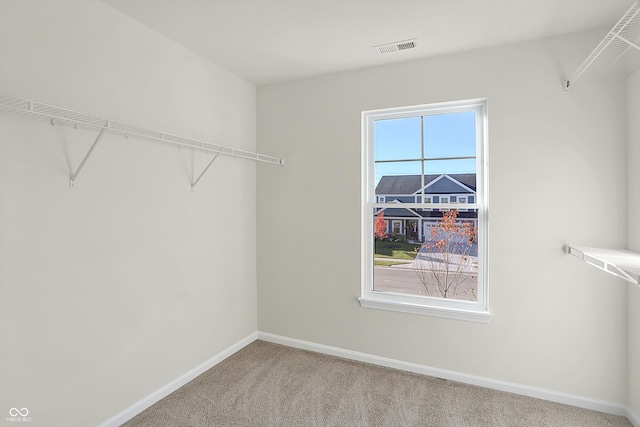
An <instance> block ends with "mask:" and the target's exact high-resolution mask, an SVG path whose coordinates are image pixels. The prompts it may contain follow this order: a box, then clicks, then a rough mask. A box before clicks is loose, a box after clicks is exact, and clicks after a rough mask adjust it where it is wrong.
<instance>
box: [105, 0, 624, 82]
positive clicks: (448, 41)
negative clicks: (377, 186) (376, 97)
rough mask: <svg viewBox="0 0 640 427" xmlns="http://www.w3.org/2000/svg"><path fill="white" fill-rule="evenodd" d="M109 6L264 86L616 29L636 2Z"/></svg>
mask: <svg viewBox="0 0 640 427" xmlns="http://www.w3.org/2000/svg"><path fill="white" fill-rule="evenodd" d="M103 1H104V2H105V3H107V4H108V5H110V6H112V7H114V8H115V9H117V10H119V11H121V12H123V13H124V14H126V15H129V16H130V17H132V18H134V19H136V20H137V21H139V22H140V23H142V24H144V25H146V26H148V27H150V28H152V29H153V30H155V31H157V32H158V33H160V34H163V35H165V36H166V37H168V38H170V39H173V40H174V41H176V42H177V43H179V44H181V45H182V46H184V47H186V48H188V49H190V50H192V51H193V52H196V53H198V54H200V55H201V56H203V57H205V58H207V59H209V60H211V61H213V62H215V63H216V64H218V65H220V66H222V67H224V68H226V69H228V70H230V71H231V72H233V73H235V74H237V75H239V76H241V77H243V78H244V79H246V80H247V81H249V82H252V83H254V84H256V85H262V84H268V83H274V82H280V81H285V80H292V79H298V78H302V77H308V76H313V75H320V74H326V73H331V72H337V71H344V70H351V69H357V68H363V67H370V66H375V65H381V64H387V63H391V62H400V61H407V60H411V59H416V58H423V57H428V56H434V55H440V54H446V53H453V52H460V51H464V50H469V49H475V48H480V47H486V46H493V45H499V44H505V43H512V42H518V41H523V40H530V39H535V38H540V37H547V36H553V35H558V34H564V33H571V32H576V31H581V30H586V29H592V28H600V27H602V28H603V29H605V30H609V29H610V28H611V27H613V25H614V24H615V23H616V22H617V21H618V19H619V18H620V17H621V16H622V15H623V14H624V12H626V11H627V9H628V8H629V7H630V6H631V4H632V3H633V0H103ZM603 36H604V33H603ZM412 38H417V47H416V48H415V49H410V50H403V51H399V52H394V53H388V54H383V55H378V54H377V53H376V52H375V50H374V49H373V46H376V45H380V44H384V43H390V42H396V41H401V40H406V39H412ZM594 47H595V46H594Z"/></svg>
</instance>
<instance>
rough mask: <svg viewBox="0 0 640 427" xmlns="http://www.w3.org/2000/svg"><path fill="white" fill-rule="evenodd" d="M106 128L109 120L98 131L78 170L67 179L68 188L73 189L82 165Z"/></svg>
mask: <svg viewBox="0 0 640 427" xmlns="http://www.w3.org/2000/svg"><path fill="white" fill-rule="evenodd" d="M108 127H109V120H107V121H106V122H105V124H104V126H103V128H102V129H100V133H98V136H97V137H96V139H95V141H93V144H91V148H89V151H87V154H85V155H84V159H82V162H80V166H78V169H76V171H75V172H74V173H73V174H72V175H71V178H69V187H73V186H74V185H75V184H76V178H77V177H78V174H79V173H80V171H81V170H82V167H83V166H84V164H85V163H86V162H87V159H88V158H89V156H90V155H91V153H92V152H93V149H94V148H96V145H98V142H99V141H100V138H102V134H103V133H104V130H105V129H106V128H108Z"/></svg>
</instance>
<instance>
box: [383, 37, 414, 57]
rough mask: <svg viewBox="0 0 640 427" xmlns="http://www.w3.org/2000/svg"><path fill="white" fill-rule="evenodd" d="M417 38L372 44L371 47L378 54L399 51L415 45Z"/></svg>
mask: <svg viewBox="0 0 640 427" xmlns="http://www.w3.org/2000/svg"><path fill="white" fill-rule="evenodd" d="M417 41H418V39H409V40H402V41H399V42H394V43H385V44H380V45H378V46H374V47H373V49H374V50H375V51H376V53H377V54H378V55H382V54H385V53H392V52H399V51H401V50H407V49H413V48H415V47H416V46H417V44H418V43H417Z"/></svg>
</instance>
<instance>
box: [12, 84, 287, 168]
mask: <svg viewBox="0 0 640 427" xmlns="http://www.w3.org/2000/svg"><path fill="white" fill-rule="evenodd" d="M0 113H7V114H12V115H16V116H21V117H27V118H30V119H35V120H44V121H47V122H49V123H51V124H52V125H54V124H64V125H69V126H73V127H75V128H84V129H93V130H98V131H100V132H108V133H113V134H119V135H123V136H124V137H125V138H128V137H136V138H141V139H148V140H152V141H158V142H165V143H168V144H173V145H176V146H178V147H188V148H193V149H194V150H200V151H206V152H209V153H213V154H214V155H216V156H217V155H220V154H221V155H224V156H232V157H239V158H241V159H248V160H255V161H257V162H264V163H272V164H276V165H280V166H284V158H282V157H275V156H269V155H266V154H260V153H254V152H251V151H245V150H239V149H236V148H230V147H225V146H222V145H218V144H212V143H210V142H205V141H199V140H196V139H192V138H186V137H184V136H178V135H173V134H170V133H166V132H162V131H157V130H152V129H146V128H142V127H139V126H133V125H128V124H125V123H120V122H115V121H113V120H107V119H103V118H100V117H95V116H90V115H87V114H84V113H80V112H77V111H72V110H68V109H66V108H61V107H55V106H53V105H47V104H42V103H40V102H35V101H30V100H27V99H22V98H16V97H12V96H7V95H1V94H0Z"/></svg>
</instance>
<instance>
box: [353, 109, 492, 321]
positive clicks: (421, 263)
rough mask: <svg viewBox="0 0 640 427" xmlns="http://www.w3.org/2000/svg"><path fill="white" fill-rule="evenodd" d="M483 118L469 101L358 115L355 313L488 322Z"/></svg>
mask: <svg viewBox="0 0 640 427" xmlns="http://www.w3.org/2000/svg"><path fill="white" fill-rule="evenodd" d="M486 111H487V104H486V100H471V101H460V102H450V103H440V104H430V105H422V106H416V107H405V108H393V109H385V110H375V111H365V112H363V113H362V143H363V150H362V151H363V180H362V182H363V189H362V192H363V197H362V215H363V216H362V295H361V297H360V303H361V305H362V306H363V307H367V308H378V309H385V310H394V311H402V312H409V313H416V314H426V315H433V316H439V317H447V318H454V319H463V320H472V321H479V322H488V321H489V319H490V315H489V312H488V302H487V300H488V295H487V262H486V259H487V258H486V254H487V222H486V218H487V198H486V186H487V182H486V177H487V170H486V151H487V143H486V128H487V126H486V123H487V112H486ZM389 195H393V200H394V202H393V203H390V202H389V201H390V198H389ZM407 196H411V197H410V198H409V197H407ZM385 200H386V201H387V203H385ZM460 203H464V204H465V206H464V209H459V208H458V207H457V205H458V204H460ZM386 221H390V222H391V223H390V225H391V227H390V228H391V230H389V229H388V228H387V227H384V226H383V222H386Z"/></svg>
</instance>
